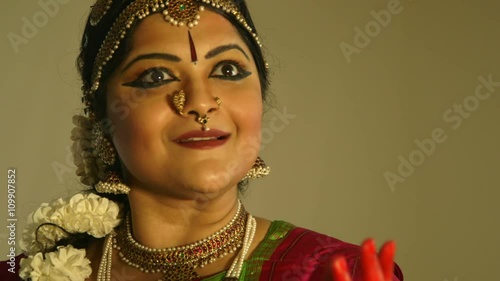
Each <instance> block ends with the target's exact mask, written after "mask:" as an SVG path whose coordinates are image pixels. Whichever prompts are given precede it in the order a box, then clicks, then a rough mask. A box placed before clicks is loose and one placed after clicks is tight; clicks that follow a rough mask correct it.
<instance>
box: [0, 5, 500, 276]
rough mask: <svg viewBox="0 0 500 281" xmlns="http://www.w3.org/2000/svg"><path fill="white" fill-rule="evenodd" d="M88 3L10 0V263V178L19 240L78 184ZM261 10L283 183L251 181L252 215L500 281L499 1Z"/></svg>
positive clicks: (2, 233) (425, 270) (269, 122)
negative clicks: (79, 68)
mask: <svg viewBox="0 0 500 281" xmlns="http://www.w3.org/2000/svg"><path fill="white" fill-rule="evenodd" d="M47 3H52V8H51V9H52V10H46V9H44V6H46V5H47ZM54 4H55V5H54ZM91 4H93V3H92V1H91V0H33V1H28V0H7V1H5V0H4V1H2V2H1V4H0V11H1V12H0V13H1V17H0V21H1V24H0V29H1V31H0V34H1V35H2V36H3V37H2V38H3V39H2V40H1V46H0V48H1V54H2V62H3V63H2V66H3V67H2V69H3V70H2V75H1V76H0V77H1V78H0V81H1V83H0V87H1V93H2V101H1V110H0V119H1V122H2V127H1V128H2V137H1V143H0V144H1V145H0V147H1V170H2V172H1V174H2V175H3V176H2V177H3V182H4V184H2V186H3V187H4V190H3V191H2V194H3V195H2V197H1V198H2V200H1V204H0V208H1V212H0V214H1V215H0V218H1V224H2V225H3V224H5V226H2V227H1V228H0V249H1V255H2V256H1V257H0V259H2V260H5V259H6V258H7V254H8V248H9V246H8V241H9V240H8V238H9V236H10V235H11V232H10V231H9V229H8V228H7V227H6V226H7V225H8V224H9V222H8V221H7V211H8V210H7V208H8V206H7V201H6V199H5V198H6V195H7V169H8V168H15V169H16V171H17V173H16V175H17V181H16V186H17V187H16V193H15V194H16V208H15V212H16V213H15V214H16V217H17V218H18V219H19V220H18V221H17V223H16V230H17V232H15V233H17V236H18V237H20V235H21V230H22V228H23V226H24V225H25V223H24V221H25V217H26V216H27V215H28V214H29V212H31V211H33V210H34V208H35V207H36V206H38V205H39V204H40V203H42V202H47V201H49V200H52V199H53V198H55V197H59V196H67V195H71V194H73V193H75V192H77V191H78V190H79V188H80V186H79V184H78V182H77V181H76V176H75V175H74V170H75V169H74V167H73V166H72V164H71V158H70V154H69V150H68V149H69V146H70V144H71V142H70V140H69V135H70V130H71V129H72V124H71V116H72V115H73V114H76V113H78V112H80V108H81V105H80V102H79V99H80V94H81V93H80V90H79V88H80V84H79V82H78V79H77V76H76V70H75V67H74V59H75V57H76V55H77V51H78V45H79V38H80V36H81V32H82V29H83V26H84V21H85V17H86V15H87V12H88V8H89V6H90V5H91ZM250 8H251V10H252V11H253V16H254V18H255V21H256V24H257V27H258V29H259V31H260V34H261V36H262V37H263V41H264V42H265V47H266V49H267V56H268V60H269V62H270V64H271V67H272V68H273V71H274V76H273V82H274V83H273V84H272V91H273V93H274V94H275V96H276V100H277V102H276V105H275V107H274V108H273V109H270V110H269V111H268V113H267V114H266V119H265V120H266V121H265V122H264V124H263V128H264V130H263V148H262V156H263V158H264V159H265V160H266V161H267V162H268V164H270V166H271V167H272V174H271V176H269V177H267V178H265V179H262V180H259V181H256V182H254V183H252V185H251V186H250V190H249V191H248V192H247V194H246V195H245V197H244V201H245V203H246V205H247V207H248V209H249V210H250V211H251V212H252V213H254V214H256V215H260V216H264V217H266V218H269V219H283V220H288V221H290V222H293V223H295V224H296V225H299V226H303V227H307V228H311V229H314V230H316V231H319V232H322V233H327V234H329V235H332V236H334V237H337V238H340V239H343V240H346V241H349V242H353V243H360V242H362V240H363V239H364V238H366V237H369V236H371V237H374V238H376V241H377V243H378V244H380V243H382V242H383V241H385V240H387V239H395V240H396V241H397V243H398V252H397V258H396V260H397V262H398V263H399V264H400V265H401V267H402V268H403V270H404V272H405V275H406V279H405V280H409V281H424V280H425V281H445V280H447V281H458V280H460V281H467V280H471V281H478V280H500V272H499V271H498V270H497V269H498V266H499V265H500V256H499V255H498V252H500V242H498V241H499V237H500V227H499V214H500V204H499V203H498V201H499V199H500V191H499V189H500V178H499V174H500V173H499V172H500V171H499V164H500V150H499V147H498V144H499V143H500V133H499V127H498V121H500V83H499V82H500V52H499V51H498V50H500V34H499V30H500V17H499V16H498V11H499V10H500V4H499V3H498V2H497V1H486V0H483V1H451V0H446V1H423V0H413V1H410V0H401V1H395V0H372V1H346V0H342V1H341V0H338V1H332V0H315V1H307V2H306V1H299V0H273V1H263V0H261V1H252V2H251V3H250ZM30 24H32V25H33V26H32V29H31V30H28V29H29V28H27V27H25V26H26V25H30ZM33 27H34V28H33ZM497 81H498V82H497ZM17 250H18V252H19V249H17ZM298 266H299V269H300V264H299V265H298Z"/></svg>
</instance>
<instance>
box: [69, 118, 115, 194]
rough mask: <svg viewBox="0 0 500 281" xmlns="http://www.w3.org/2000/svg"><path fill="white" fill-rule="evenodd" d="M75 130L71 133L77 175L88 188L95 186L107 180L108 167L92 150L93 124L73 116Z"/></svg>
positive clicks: (88, 120)
mask: <svg viewBox="0 0 500 281" xmlns="http://www.w3.org/2000/svg"><path fill="white" fill-rule="evenodd" d="M73 124H75V126H76V127H75V128H73V130H72V131H71V139H72V140H73V146H72V147H71V151H72V153H73V161H74V162H75V165H76V174H77V175H78V176H79V177H80V181H81V182H82V183H83V184H85V185H88V186H93V185H95V184H96V183H98V182H99V181H101V180H105V179H106V172H107V166H106V164H105V163H104V162H102V160H101V159H100V157H99V156H98V155H97V152H96V151H94V149H92V146H91V142H92V137H93V136H92V126H93V124H92V122H91V121H90V119H89V118H87V117H85V116H82V115H75V116H73Z"/></svg>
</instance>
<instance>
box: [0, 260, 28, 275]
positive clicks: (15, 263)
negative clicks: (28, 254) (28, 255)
mask: <svg viewBox="0 0 500 281" xmlns="http://www.w3.org/2000/svg"><path fill="white" fill-rule="evenodd" d="M22 258H24V256H23V255H19V256H16V257H11V258H10V259H9V260H6V261H0V280H2V281H19V280H21V277H19V262H20V261H21V259H22Z"/></svg>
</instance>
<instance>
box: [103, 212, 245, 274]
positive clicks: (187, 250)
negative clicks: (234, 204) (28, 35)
mask: <svg viewBox="0 0 500 281" xmlns="http://www.w3.org/2000/svg"><path fill="white" fill-rule="evenodd" d="M247 214H248V213H247V212H246V211H245V209H244V207H243V206H242V204H241V202H239V205H238V211H237V212H236V214H235V216H234V217H233V218H232V220H231V221H230V222H229V223H228V224H227V225H226V226H225V227H224V228H222V229H221V230H219V231H217V232H216V233H214V234H212V235H210V236H209V237H207V238H205V239H203V240H199V241H197V242H194V243H192V244H188V245H184V246H179V247H172V248H163V249H153V248H149V247H146V246H143V245H141V244H140V243H139V242H137V241H135V239H134V238H133V237H132V234H131V230H130V229H131V224H130V216H127V219H126V221H125V223H124V224H122V225H121V226H120V227H119V228H118V229H117V232H116V236H115V237H114V238H113V248H116V249H117V250H118V252H119V256H120V258H121V259H122V260H123V261H124V262H125V263H127V264H128V265H130V266H132V267H135V268H137V269H139V270H141V271H142V272H146V273H156V272H162V273H164V274H165V276H164V277H163V279H162V280H165V281H166V280H171V281H173V280H177V281H178V280H193V279H196V278H199V277H200V276H199V275H198V274H197V273H196V272H195V269H196V268H200V267H204V266H205V265H207V264H209V263H212V262H214V261H216V260H217V259H219V258H222V257H224V256H226V255H228V254H230V253H234V252H235V251H236V250H237V249H238V248H241V247H242V244H243V238H244V235H245V221H246V218H247Z"/></svg>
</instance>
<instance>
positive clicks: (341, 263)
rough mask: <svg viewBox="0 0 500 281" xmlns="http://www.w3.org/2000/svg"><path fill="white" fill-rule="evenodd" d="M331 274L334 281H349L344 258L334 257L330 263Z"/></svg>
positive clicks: (349, 277)
mask: <svg viewBox="0 0 500 281" xmlns="http://www.w3.org/2000/svg"><path fill="white" fill-rule="evenodd" d="M332 272H333V280H334V281H351V276H350V275H349V270H348V268H347V262H346V260H345V257H344V256H340V257H336V258H335V259H334V260H333V262H332Z"/></svg>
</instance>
